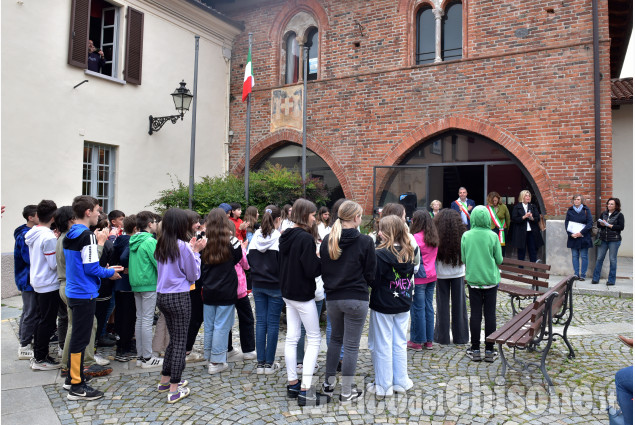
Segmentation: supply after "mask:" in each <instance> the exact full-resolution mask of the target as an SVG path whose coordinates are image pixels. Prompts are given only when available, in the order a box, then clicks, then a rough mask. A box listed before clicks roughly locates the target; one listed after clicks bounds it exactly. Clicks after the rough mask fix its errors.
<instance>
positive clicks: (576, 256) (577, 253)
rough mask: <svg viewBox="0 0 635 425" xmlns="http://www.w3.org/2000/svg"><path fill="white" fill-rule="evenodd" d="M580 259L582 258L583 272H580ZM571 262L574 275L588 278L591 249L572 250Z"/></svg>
mask: <svg viewBox="0 0 635 425" xmlns="http://www.w3.org/2000/svg"><path fill="white" fill-rule="evenodd" d="M580 257H582V270H580ZM571 260H572V261H573V274H575V275H576V276H579V277H586V271H587V270H588V269H589V248H580V249H575V248H571Z"/></svg>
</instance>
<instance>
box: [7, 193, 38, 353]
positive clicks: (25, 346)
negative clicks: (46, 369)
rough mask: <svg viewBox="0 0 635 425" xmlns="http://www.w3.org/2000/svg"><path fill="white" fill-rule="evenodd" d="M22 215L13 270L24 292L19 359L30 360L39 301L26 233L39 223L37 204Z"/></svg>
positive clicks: (16, 235) (17, 231)
mask: <svg viewBox="0 0 635 425" xmlns="http://www.w3.org/2000/svg"><path fill="white" fill-rule="evenodd" d="M22 217H24V219H25V220H26V223H25V224H23V225H21V226H20V227H18V228H17V229H15V231H14V232H13V237H14V238H15V246H14V249H13V270H14V273H15V275H14V277H15V284H16V286H17V287H18V290H19V291H20V292H21V293H22V315H21V316H20V328H19V338H20V347H19V348H18V360H29V359H30V358H31V357H33V346H32V345H31V343H32V342H33V333H34V332H35V326H36V325H37V322H38V317H39V316H38V312H37V302H36V301H35V291H33V287H32V286H31V283H30V277H29V275H30V266H31V260H30V257H29V247H28V246H27V245H26V242H25V241H24V235H26V233H27V232H28V231H29V230H31V228H33V226H35V225H37V224H39V220H38V218H37V205H27V206H26V207H24V209H23V210H22Z"/></svg>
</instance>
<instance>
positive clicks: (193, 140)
mask: <svg viewBox="0 0 635 425" xmlns="http://www.w3.org/2000/svg"><path fill="white" fill-rule="evenodd" d="M200 38H201V37H200V36H198V35H195V36H194V86H193V87H192V94H193V95H194V99H193V102H194V103H193V105H192V140H191V145H190V190H189V196H188V202H187V204H188V208H189V209H192V198H193V197H194V149H195V147H196V99H197V98H198V96H197V95H196V91H197V87H198V43H199V39H200Z"/></svg>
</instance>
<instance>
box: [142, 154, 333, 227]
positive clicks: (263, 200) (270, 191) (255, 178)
mask: <svg viewBox="0 0 635 425" xmlns="http://www.w3.org/2000/svg"><path fill="white" fill-rule="evenodd" d="M170 180H171V183H172V187H171V188H170V189H165V190H162V191H161V192H159V197H158V198H157V199H155V200H154V201H152V202H151V203H150V206H153V207H154V208H155V209H156V210H157V211H158V212H159V213H163V212H164V211H165V210H167V209H168V208H173V207H176V208H187V207H188V195H189V192H188V190H189V189H188V185H187V184H185V183H183V182H182V181H181V180H180V179H178V178H176V182H175V178H174V177H173V176H170ZM306 195H307V199H310V200H311V201H313V202H314V203H315V204H316V205H325V204H326V202H328V200H329V199H328V191H327V189H326V187H325V186H324V182H322V181H321V180H319V179H317V178H311V179H307V182H306ZM301 197H302V178H301V177H300V173H299V172H298V170H297V169H293V170H289V169H287V168H283V167H282V166H280V165H271V164H269V163H267V164H266V165H265V167H264V169H262V170H260V171H252V172H250V173H249V206H251V205H253V206H255V207H257V208H258V211H259V212H260V213H261V214H262V212H263V210H264V208H265V206H267V205H268V204H274V205H278V206H280V207H282V206H283V205H284V204H293V201H295V200H296V199H298V198H301ZM223 202H227V203H229V202H238V203H240V204H241V205H242V206H243V211H244V210H245V209H247V206H248V205H247V204H246V201H245V182H244V178H243V177H242V176H235V175H233V174H228V175H221V176H216V177H209V176H206V177H203V178H202V179H201V181H199V182H194V196H193V198H192V209H193V210H194V211H196V212H197V213H199V214H200V215H201V216H202V217H204V216H205V215H207V213H209V211H210V210H211V209H213V208H216V207H218V206H219V205H220V204H221V203H223Z"/></svg>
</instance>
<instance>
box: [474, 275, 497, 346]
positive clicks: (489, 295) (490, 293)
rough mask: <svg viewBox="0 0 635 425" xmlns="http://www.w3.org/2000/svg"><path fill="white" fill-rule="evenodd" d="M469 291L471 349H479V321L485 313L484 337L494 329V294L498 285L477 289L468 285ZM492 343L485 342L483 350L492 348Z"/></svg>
mask: <svg viewBox="0 0 635 425" xmlns="http://www.w3.org/2000/svg"><path fill="white" fill-rule="evenodd" d="M468 288H469V291H470V334H471V335H472V350H480V349H481V321H482V318H483V313H484V314H485V337H487V336H489V335H490V334H492V333H494V332H495V331H496V294H497V292H498V286H495V287H493V288H489V289H478V288H473V287H472V286H469V285H468ZM493 349H494V344H493V343H490V342H485V350H493Z"/></svg>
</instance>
